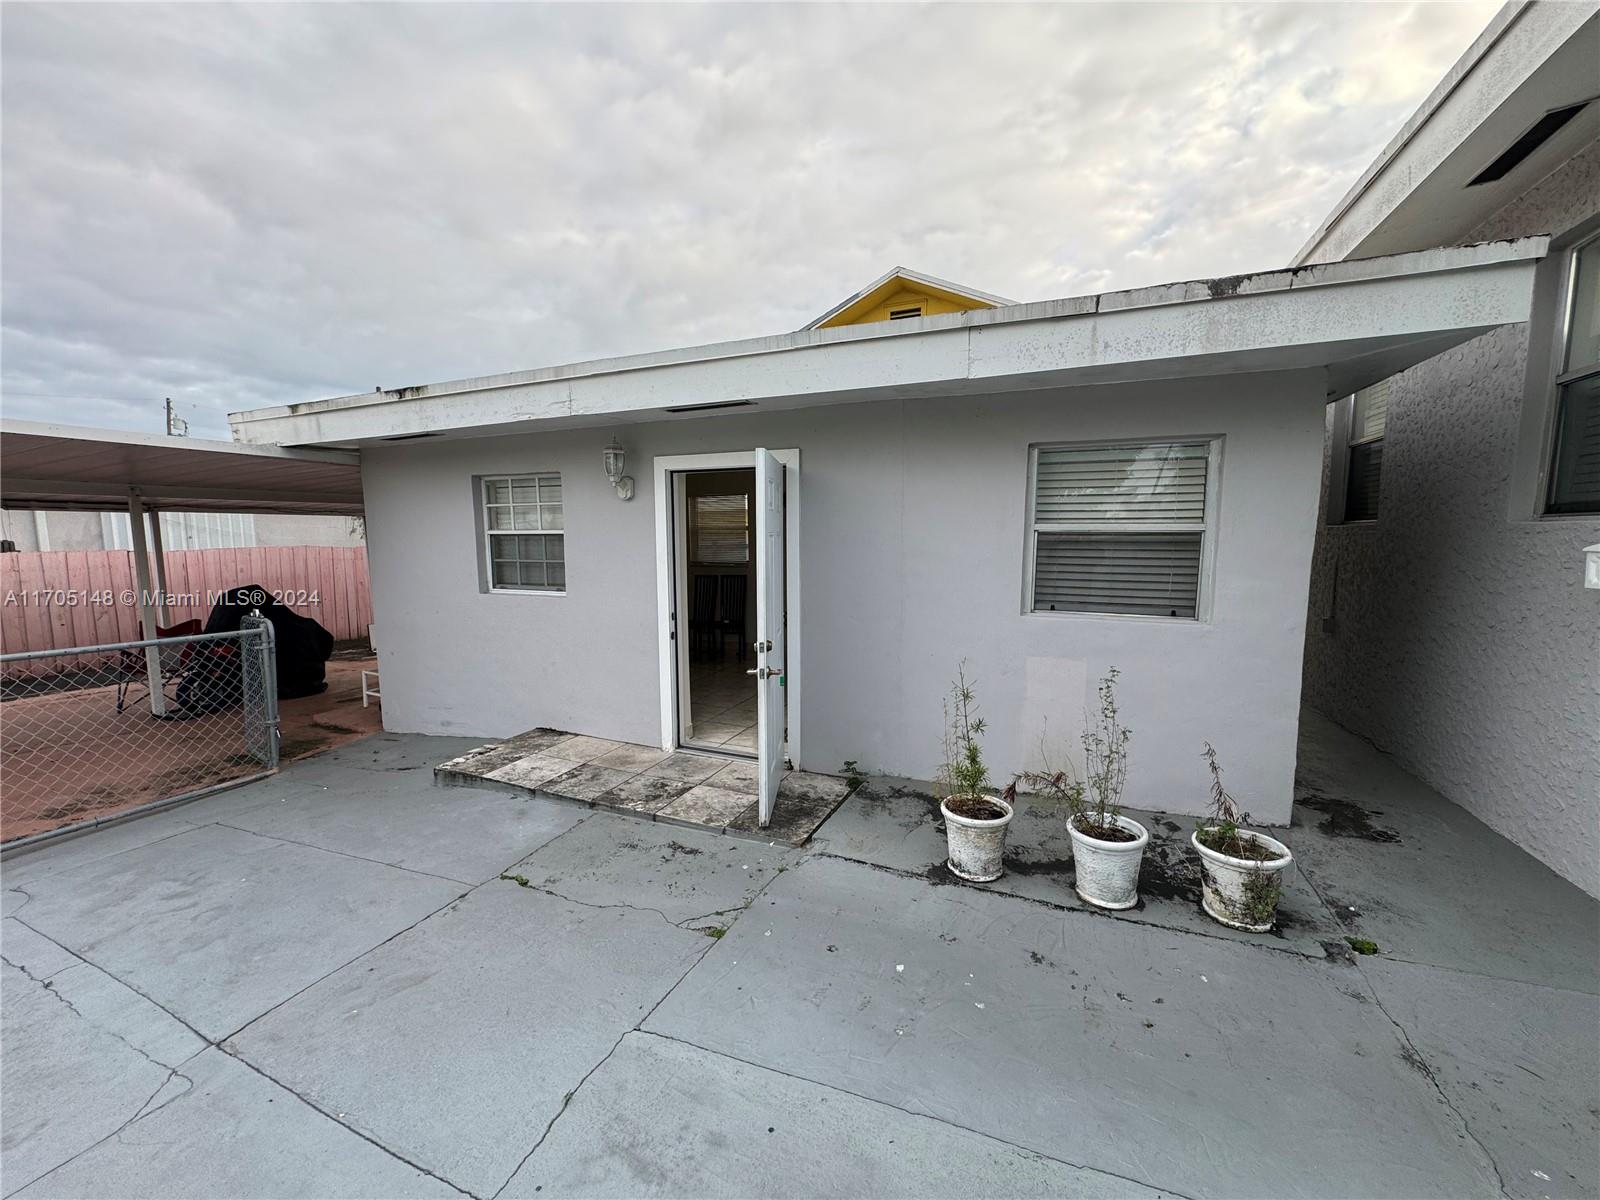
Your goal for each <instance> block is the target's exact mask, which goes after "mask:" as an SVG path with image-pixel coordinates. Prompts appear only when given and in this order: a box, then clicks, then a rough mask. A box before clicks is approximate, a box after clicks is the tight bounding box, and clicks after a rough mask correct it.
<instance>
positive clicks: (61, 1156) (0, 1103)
mask: <svg viewBox="0 0 1600 1200" xmlns="http://www.w3.org/2000/svg"><path fill="white" fill-rule="evenodd" d="M0 980H3V983H0V987H3V989H4V993H3V999H4V1003H3V1004H0V1039H3V1041H4V1044H5V1087H4V1089H3V1090H0V1130H3V1132H0V1154H3V1157H4V1160H5V1187H6V1189H7V1191H8V1193H9V1192H13V1191H15V1190H16V1189H18V1188H21V1187H24V1186H25V1185H27V1184H28V1183H30V1182H31V1181H33V1180H35V1179H38V1178H39V1177H40V1176H41V1175H44V1174H45V1173H46V1172H48V1171H51V1170H54V1169H55V1168H56V1167H59V1166H60V1165H61V1164H62V1163H64V1162H66V1161H67V1160H69V1159H70V1158H72V1157H73V1156H74V1155H77V1154H81V1153H83V1151H85V1150H87V1149H88V1148H89V1147H90V1146H92V1145H94V1144H95V1143H96V1142H98V1141H100V1140H101V1139H102V1138H105V1137H109V1136H110V1135H111V1134H113V1133H115V1132H116V1131H117V1130H118V1129H120V1128H121V1127H122V1126H123V1125H125V1124H126V1123H127V1122H128V1121H130V1120H132V1119H133V1118H134V1117H135V1116H136V1115H137V1114H138V1113H139V1112H140V1110H141V1109H143V1108H144V1106H145V1104H147V1103H148V1102H149V1100H150V1098H151V1097H152V1096H154V1095H155V1094H156V1092H157V1091H159V1090H160V1089H161V1087H162V1085H163V1084H165V1083H166V1081H167V1078H168V1077H169V1076H170V1075H171V1073H172V1071H171V1068H170V1067H169V1066H166V1065H164V1064H162V1063H160V1062H158V1061H156V1060H154V1059H152V1058H151V1057H150V1056H149V1055H147V1054H144V1053H141V1052H140V1051H139V1050H138V1049H136V1048H135V1047H134V1046H133V1045H130V1044H129V1043H128V1042H127V1041H126V1040H125V1039H123V1038H121V1037H119V1036H117V1035H116V1034H115V1033H112V1032H111V1031H109V1030H107V1029H104V1028H101V1027H100V1026H99V1025H97V1024H96V1023H95V1022H93V1021H90V1020H88V1019H86V1018H85V1017H84V1016H83V1015H82V1014H80V1013H78V1012H76V1011H74V1009H73V1007H72V1005H71V1004H69V1003H68V1002H67V1000H66V999H65V998H64V997H63V996H61V995H59V994H56V993H54V992H53V991H52V990H51V989H50V988H49V987H47V986H46V984H45V983H42V982H38V981H35V980H32V979H29V978H28V977H27V976H26V975H25V974H24V973H23V972H22V971H21V970H19V969H18V968H16V967H14V966H11V965H9V964H7V965H5V966H4V967H0ZM150 1010H151V1012H158V1011H159V1010H157V1009H155V1007H154V1006H153V1005H152V1006H150ZM161 1015H162V1019H164V1020H168V1021H170V1020H171V1018H170V1017H167V1016H166V1015H165V1014H161Z"/></svg>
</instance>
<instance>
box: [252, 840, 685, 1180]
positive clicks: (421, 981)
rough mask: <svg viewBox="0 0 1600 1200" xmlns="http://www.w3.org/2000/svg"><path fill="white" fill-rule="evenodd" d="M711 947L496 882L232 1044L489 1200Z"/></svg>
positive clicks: (646, 918) (622, 914)
mask: <svg viewBox="0 0 1600 1200" xmlns="http://www.w3.org/2000/svg"><path fill="white" fill-rule="evenodd" d="M580 828H581V827H580ZM569 836H570V835H569ZM711 944H712V943H711V941H710V939H708V938H706V937H705V936H704V935H703V934H698V933H693V932H690V931H687V930H682V929H677V928H674V927H673V926H672V925H670V924H668V923H667V922H666V921H665V920H663V919H662V917H661V915H660V914H659V913H655V912H647V911H644V910H641V909H636V908H620V907H618V908H595V907H591V906H588V905H583V904H577V903H574V902H572V901H569V900H563V899H559V898H557V897H554V896H551V895H548V894H546V893H544V892H540V891H537V890H534V889H532V888H523V887H519V886H517V884H515V883H511V882H499V881H496V882H494V883H489V884H485V885H484V886H483V887H481V888H479V889H477V890H476V891H474V892H473V893H472V894H471V895H469V896H468V897H467V898H466V899H464V900H461V901H460V902H458V903H456V904H453V905H451V906H450V907H449V908H448V909H446V910H445V911H444V912H441V913H439V914H437V915H436V916H434V917H431V918H430V919H428V920H427V921H424V922H423V923H422V924H420V925H418V926H417V927H416V928H415V929H412V930H410V931H408V932H407V933H405V934H403V935H401V936H400V937H398V938H395V939H394V940H393V941H391V942H389V943H388V944H386V945H384V946H381V947H379V948H378V949H376V950H374V951H373V952H372V953H371V954H369V955H367V956H365V957H364V958H362V959H360V960H358V961H356V962H354V963H352V964H350V965H349V966H348V967H346V968H345V969H343V970H342V971H339V972H337V973H336V974H334V975H331V976H329V977H328V978H327V979H324V980H323V981H322V982H320V983H318V984H317V985H316V986H315V987H312V988H310V989H308V990H307V991H305V992H304V993H303V994H301V995H299V996H296V997H295V998H294V999H293V1000H291V1001H289V1002H288V1003H287V1004H284V1005H283V1006H282V1007H280V1008H278V1009H277V1010H276V1011H274V1012H272V1013H271V1014H269V1015H268V1016H266V1017H264V1018H263V1019H262V1020H260V1021H258V1022H256V1023H255V1024H254V1025H252V1026H250V1027H249V1028H248V1029H246V1030H244V1031H243V1032H242V1033H241V1034H239V1035H238V1036H237V1037H235V1038H234V1039H232V1041H231V1042H230V1043H229V1048H230V1049H231V1050H232V1051H234V1052H235V1053H237V1054H239V1055H240V1056H241V1057H242V1058H244V1059H245V1060H247V1061H249V1062H251V1063H253V1064H255V1065H256V1066H258V1067H259V1068H260V1069H261V1070H263V1071H265V1072H266V1073H267V1074H268V1075H270V1076H271V1077H272V1078H274V1079H276V1080H278V1081H279V1082H280V1083H282V1084H284V1085H285V1086H286V1087H289V1088H291V1089H292V1090H293V1091H295V1092H296V1093H297V1094H299V1095H301V1096H304V1097H306V1098H307V1099H308V1100H309V1101H311V1102H312V1103H314V1104H315V1105H316V1106H317V1107H319V1108H321V1109H324V1110H325V1111H329V1112H338V1113H342V1114H343V1117H342V1119H343V1120H344V1121H345V1122H346V1123H347V1124H349V1125H350V1126H351V1127H352V1128H354V1129H357V1130H360V1131H361V1132H362V1133H363V1134H365V1135H366V1136H368V1137H371V1138H373V1139H374V1140H376V1141H378V1142H379V1143H381V1144H382V1145H384V1146H386V1147H388V1148H389V1149H391V1150H393V1151H395V1152H396V1153H398V1154H400V1155H402V1156H404V1157H405V1158H407V1159H408V1160H410V1161H412V1162H416V1163H418V1164H420V1165H422V1166H425V1167H427V1168H428V1169H429V1170H431V1171H433V1172H435V1173H437V1174H438V1175H440V1176H441V1177H443V1178H446V1179H448V1180H450V1181H451V1182H452V1183H453V1184H455V1185H456V1186H458V1187H462V1188H465V1189H468V1190H470V1191H472V1192H473V1193H474V1194H477V1195H480V1196H488V1195H491V1194H493V1192H494V1191H495V1189H496V1188H498V1187H500V1186H501V1185H502V1184H503V1183H504V1182H505V1181H506V1180H507V1179H508V1178H510V1176H511V1174H512V1173H513V1172H514V1171H515V1170H516V1168H517V1164H518V1163H519V1162H521V1160H522V1158H523V1157H524V1156H525V1155H526V1154H527V1152H528V1151H529V1149H531V1148H532V1147H533V1145H534V1143H535V1142H537V1141H538V1140H539V1138H540V1136H541V1135H542V1134H543V1133H544V1131H545V1128H546V1126H547V1125H548V1124H549V1122H550V1120H551V1119H552V1118H554V1117H555V1116H556V1114H557V1113H559V1112H560V1111H561V1108H562V1105H563V1104H564V1103H565V1097H566V1095H567V1094H568V1093H569V1092H572V1091H573V1090H574V1089H576V1088H577V1087H578V1085H579V1083H580V1082H581V1081H582V1080H583V1078H584V1076H585V1075H586V1074H588V1072H589V1071H591V1070H592V1069H593V1068H594V1067H595V1065H596V1064H598V1063H599V1062H600V1061H601V1060H602V1059H603V1058H604V1057H605V1056H606V1055H607V1054H608V1053H610V1051H611V1049H612V1047H613V1046H615V1045H616V1042H617V1040H618V1039H619V1038H620V1037H621V1036H622V1035H623V1033H625V1032H626V1031H627V1030H629V1029H631V1028H633V1027H634V1026H635V1025H636V1024H637V1023H638V1022H639V1021H640V1020H641V1019H642V1018H643V1017H644V1015H645V1014H646V1013H648V1012H649V1011H650V1009H651V1008H652V1007H653V1006H654V1005H655V1004H656V1003H657V1002H658V1001H659V1000H660V999H661V997H662V996H664V995H666V994H667V992H668V991H669V990H670V989H671V988H672V987H673V986H674V985H675V984H676V983H677V982H678V980H679V979H680V978H681V977H682V976H683V974H684V972H686V971H688V970H689V968H690V967H691V966H692V965H693V964H694V963H695V962H696V961H698V959H699V956H700V955H701V954H703V953H704V952H705V950H706V949H707V948H708V947H709V946H710V945H711Z"/></svg>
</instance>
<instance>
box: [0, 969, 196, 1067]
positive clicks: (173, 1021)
mask: <svg viewBox="0 0 1600 1200" xmlns="http://www.w3.org/2000/svg"><path fill="white" fill-rule="evenodd" d="M73 962H74V964H75V965H74V966H71V967H66V968H63V969H62V970H59V971H57V972H55V973H54V974H53V975H51V976H50V978H49V981H48V982H49V987H50V990H51V991H53V992H54V993H55V994H56V995H57V996H59V997H60V998H61V1000H62V1001H63V1002H64V1003H65V1004H66V1005H67V1006H68V1007H69V1008H71V1009H72V1011H73V1012H75V1013H77V1014H78V1015H79V1016H80V1017H82V1018H83V1019H84V1020H86V1021H88V1022H90V1023H91V1024H92V1025H94V1026H95V1027H96V1028H97V1029H103V1030H105V1031H106V1032H107V1033H110V1034H111V1035H112V1036H114V1037H119V1038H121V1039H122V1040H123V1041H124V1042H126V1043H127V1044H128V1045H129V1046H131V1047H133V1049H135V1050H137V1051H138V1052H139V1053H140V1054H143V1055H145V1056H146V1057H148V1058H152V1059H154V1060H155V1061H156V1062H158V1063H160V1064H162V1065H163V1066H166V1067H175V1066H177V1065H178V1064H179V1063H181V1062H183V1061H184V1060H185V1059H187V1058H190V1057H192V1056H194V1055H195V1054H198V1053H199V1052H200V1051H201V1050H204V1049H205V1047H206V1042H205V1039H204V1038H202V1037H201V1036H200V1035H199V1034H197V1033H196V1032H195V1031H194V1030H192V1029H190V1028H189V1027H188V1026H187V1025H185V1024H184V1023H183V1022H182V1021H180V1020H178V1019H177V1018H176V1017H174V1016H173V1015H172V1014H171V1013H169V1012H166V1011H164V1010H163V1009H162V1008H161V1007H160V1006H159V1005H156V1004H154V1003H152V1002H151V1001H149V1000H147V999H146V998H145V997H143V996H141V995H140V994H139V993H138V992H136V991H134V990H133V989H132V988H130V987H128V986H127V985H126V984H124V983H121V982H119V981H118V980H116V979H114V978H112V977H111V976H110V975H107V974H106V973H105V972H104V971H102V970H101V969H100V968H99V967H97V966H95V965H94V964H93V963H86V962H83V961H82V960H81V959H73ZM28 974H30V975H31V974H32V972H31V971H30V972H28ZM35 978H37V976H36V977H35Z"/></svg>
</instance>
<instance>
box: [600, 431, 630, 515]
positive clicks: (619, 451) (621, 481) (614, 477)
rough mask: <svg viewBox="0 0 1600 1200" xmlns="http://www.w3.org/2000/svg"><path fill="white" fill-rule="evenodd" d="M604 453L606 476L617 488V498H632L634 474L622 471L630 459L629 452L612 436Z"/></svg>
mask: <svg viewBox="0 0 1600 1200" xmlns="http://www.w3.org/2000/svg"><path fill="white" fill-rule="evenodd" d="M604 454H605V462H606V478H607V479H609V480H610V481H611V486H612V487H614V488H616V489H617V499H618V500H632V499H633V476H631V475H624V474H623V473H622V468H623V466H624V465H625V464H626V463H627V461H628V452H627V451H626V450H624V449H623V448H622V446H621V445H620V444H619V443H618V441H617V439H616V438H612V439H611V444H610V445H609V446H607V447H606V448H605V450H604Z"/></svg>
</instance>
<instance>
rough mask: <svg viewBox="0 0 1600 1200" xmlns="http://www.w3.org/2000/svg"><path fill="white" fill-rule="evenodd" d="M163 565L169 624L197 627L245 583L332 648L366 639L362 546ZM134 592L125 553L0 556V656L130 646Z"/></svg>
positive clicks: (199, 553)
mask: <svg viewBox="0 0 1600 1200" xmlns="http://www.w3.org/2000/svg"><path fill="white" fill-rule="evenodd" d="M166 562H167V591H168V592H169V593H172V594H173V595H174V596H175V598H176V599H177V601H178V602H177V603H174V604H172V605H171V606H170V616H169V621H170V623H171V624H174V625H176V624H177V623H178V622H180V621H187V620H188V619H190V618H191V617H197V618H199V619H200V620H201V621H204V620H205V619H206V617H207V616H208V615H209V614H210V612H211V606H212V604H214V603H215V602H216V597H217V595H218V594H219V593H221V592H224V591H227V590H228V589H229V588H232V587H238V586H240V585H241V584H247V583H259V584H260V585H261V586H262V587H264V588H266V589H267V590H268V591H269V592H272V593H274V594H275V595H279V596H280V597H281V598H282V600H283V602H284V603H286V604H287V605H288V606H289V607H290V608H292V609H294V611H295V612H298V613H302V614H304V615H305V616H308V617H315V618H316V619H317V620H318V621H319V622H321V623H322V626H323V628H325V629H327V631H328V632H329V633H331V634H333V636H334V638H335V639H337V640H339V641H344V640H346V639H350V638H363V637H366V636H367V626H368V625H369V624H371V623H372V586H371V582H370V580H369V579H368V576H367V552H366V549H365V548H364V547H362V546H256V547H250V548H248V549H240V550H170V551H168V552H167V556H166ZM137 586H138V585H137V584H136V583H135V582H134V573H133V554H132V552H131V551H128V550H46V551H43V552H32V551H28V552H19V553H15V554H0V653H7V654H12V653H16V652H18V651H23V650H64V649H67V648H69V647H72V646H97V645H101V644H103V643H106V642H130V641H137V640H138V639H139V637H140V636H141V634H140V630H139V609H138V606H137V604H136V603H135V602H134V596H135V591H136V588H137ZM152 586H154V585H153V583H152ZM45 661H47V662H48V661H49V660H45Z"/></svg>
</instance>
